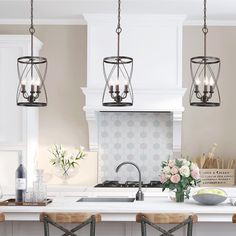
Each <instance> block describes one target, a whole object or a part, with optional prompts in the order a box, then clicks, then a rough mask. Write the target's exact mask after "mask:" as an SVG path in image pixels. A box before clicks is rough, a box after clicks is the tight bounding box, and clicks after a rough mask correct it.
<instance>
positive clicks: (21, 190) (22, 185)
mask: <svg viewBox="0 0 236 236" xmlns="http://www.w3.org/2000/svg"><path fill="white" fill-rule="evenodd" d="M26 176H27V174H26V170H25V168H24V166H23V164H22V155H21V154H20V156H19V167H18V168H17V169H16V182H15V186H16V202H24V198H25V192H26V178H27V177H26Z"/></svg>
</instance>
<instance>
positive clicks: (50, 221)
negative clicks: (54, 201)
mask: <svg viewBox="0 0 236 236" xmlns="http://www.w3.org/2000/svg"><path fill="white" fill-rule="evenodd" d="M40 221H41V222H43V223H44V236H50V232H49V225H53V226H54V227H56V228H58V229H60V230H61V231H63V232H64V234H63V236H69V235H71V236H76V234H75V232H76V231H78V230H80V229H82V228H83V227H85V226H86V225H90V236H95V226H96V223H98V222H101V215H99V214H89V213H59V212H58V213H46V212H45V213H42V214H41V215H40ZM63 223H77V224H79V225H77V226H76V227H74V228H73V229H71V230H68V229H66V228H65V227H63V226H62V225H60V224H63Z"/></svg>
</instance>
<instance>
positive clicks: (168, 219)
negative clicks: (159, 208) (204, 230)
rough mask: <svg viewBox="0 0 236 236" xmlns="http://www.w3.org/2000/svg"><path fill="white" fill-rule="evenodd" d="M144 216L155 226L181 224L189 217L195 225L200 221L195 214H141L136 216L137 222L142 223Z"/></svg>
mask: <svg viewBox="0 0 236 236" xmlns="http://www.w3.org/2000/svg"><path fill="white" fill-rule="evenodd" d="M143 216H144V217H145V218H146V219H147V220H149V221H150V222H152V223H154V224H180V223H182V222H183V221H185V220H187V219H188V218H189V217H191V218H192V222H193V223H197V221H198V217H197V215H196V214H194V213H156V214H152V213H147V214H146V213H139V214H137V215H136V222H139V223H141V220H142V217H143Z"/></svg>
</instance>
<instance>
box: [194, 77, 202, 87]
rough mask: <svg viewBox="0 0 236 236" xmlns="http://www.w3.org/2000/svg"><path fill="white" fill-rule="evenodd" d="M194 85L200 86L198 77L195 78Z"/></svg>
mask: <svg viewBox="0 0 236 236" xmlns="http://www.w3.org/2000/svg"><path fill="white" fill-rule="evenodd" d="M195 84H196V85H200V84H201V80H200V79H199V77H197V78H196V79H195Z"/></svg>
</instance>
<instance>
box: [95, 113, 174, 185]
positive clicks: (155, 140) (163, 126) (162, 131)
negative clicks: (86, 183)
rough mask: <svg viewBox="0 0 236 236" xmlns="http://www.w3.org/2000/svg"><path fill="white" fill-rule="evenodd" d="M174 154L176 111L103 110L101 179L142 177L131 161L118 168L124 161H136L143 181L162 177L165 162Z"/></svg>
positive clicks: (134, 178)
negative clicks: (117, 169) (116, 169)
mask: <svg viewBox="0 0 236 236" xmlns="http://www.w3.org/2000/svg"><path fill="white" fill-rule="evenodd" d="M170 155H173V115H172V113H142V112H100V113H99V179H100V180H101V181H105V180H119V181H120V182H125V181H127V180H131V181H132V180H138V172H137V170H136V169H135V167H133V166H131V165H127V166H123V167H121V169H120V171H119V173H118V174H117V173H115V168H116V166H117V165H119V164H120V163H121V162H123V161H132V162H135V163H136V164H137V165H138V166H139V167H140V169H141V172H142V179H143V182H149V181H150V180H159V174H160V169H161V162H162V161H163V160H166V159H167V158H168V157H169V156H170Z"/></svg>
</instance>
